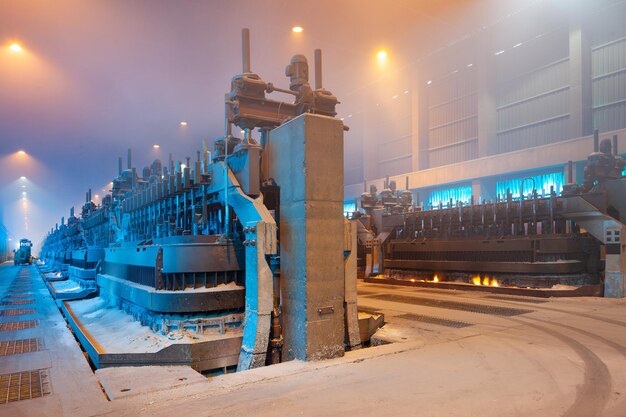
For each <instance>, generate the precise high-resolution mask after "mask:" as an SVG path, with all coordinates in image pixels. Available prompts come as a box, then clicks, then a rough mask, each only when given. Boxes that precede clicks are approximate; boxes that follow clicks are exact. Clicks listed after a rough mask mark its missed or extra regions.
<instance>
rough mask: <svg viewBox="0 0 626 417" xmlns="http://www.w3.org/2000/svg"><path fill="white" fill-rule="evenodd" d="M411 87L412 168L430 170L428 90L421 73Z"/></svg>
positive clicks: (414, 78) (414, 79)
mask: <svg viewBox="0 0 626 417" xmlns="http://www.w3.org/2000/svg"><path fill="white" fill-rule="evenodd" d="M419 72H420V70H419V69H418V73H417V74H415V76H414V77H413V85H412V87H411V153H412V156H411V166H412V170H413V171H419V170H422V169H426V168H428V96H427V94H428V88H426V87H427V85H426V81H424V79H423V77H422V76H421V74H420V73H419Z"/></svg>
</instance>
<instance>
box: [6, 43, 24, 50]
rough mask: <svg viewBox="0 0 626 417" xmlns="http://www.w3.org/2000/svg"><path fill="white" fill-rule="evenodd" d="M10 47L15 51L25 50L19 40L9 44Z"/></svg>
mask: <svg viewBox="0 0 626 417" xmlns="http://www.w3.org/2000/svg"><path fill="white" fill-rule="evenodd" d="M9 49H10V50H11V51H13V52H22V51H23V50H24V48H22V45H20V44H19V43H17V42H14V43H12V44H11V45H9Z"/></svg>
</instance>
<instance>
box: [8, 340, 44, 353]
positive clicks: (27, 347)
mask: <svg viewBox="0 0 626 417" xmlns="http://www.w3.org/2000/svg"><path fill="white" fill-rule="evenodd" d="M40 350H44V345H43V340H42V339H40V338H36V339H17V340H8V341H5V342H0V356H7V355H19V354H20V353H30V352H39V351H40Z"/></svg>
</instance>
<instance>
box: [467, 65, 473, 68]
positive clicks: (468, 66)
mask: <svg viewBox="0 0 626 417" xmlns="http://www.w3.org/2000/svg"><path fill="white" fill-rule="evenodd" d="M473 66H474V64H467V65H466V67H467V68H472V67H473Z"/></svg>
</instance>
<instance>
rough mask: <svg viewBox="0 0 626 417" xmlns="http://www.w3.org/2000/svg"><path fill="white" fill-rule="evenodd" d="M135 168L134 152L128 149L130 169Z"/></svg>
mask: <svg viewBox="0 0 626 417" xmlns="http://www.w3.org/2000/svg"><path fill="white" fill-rule="evenodd" d="M132 168H133V151H132V150H131V149H130V148H128V169H132Z"/></svg>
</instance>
